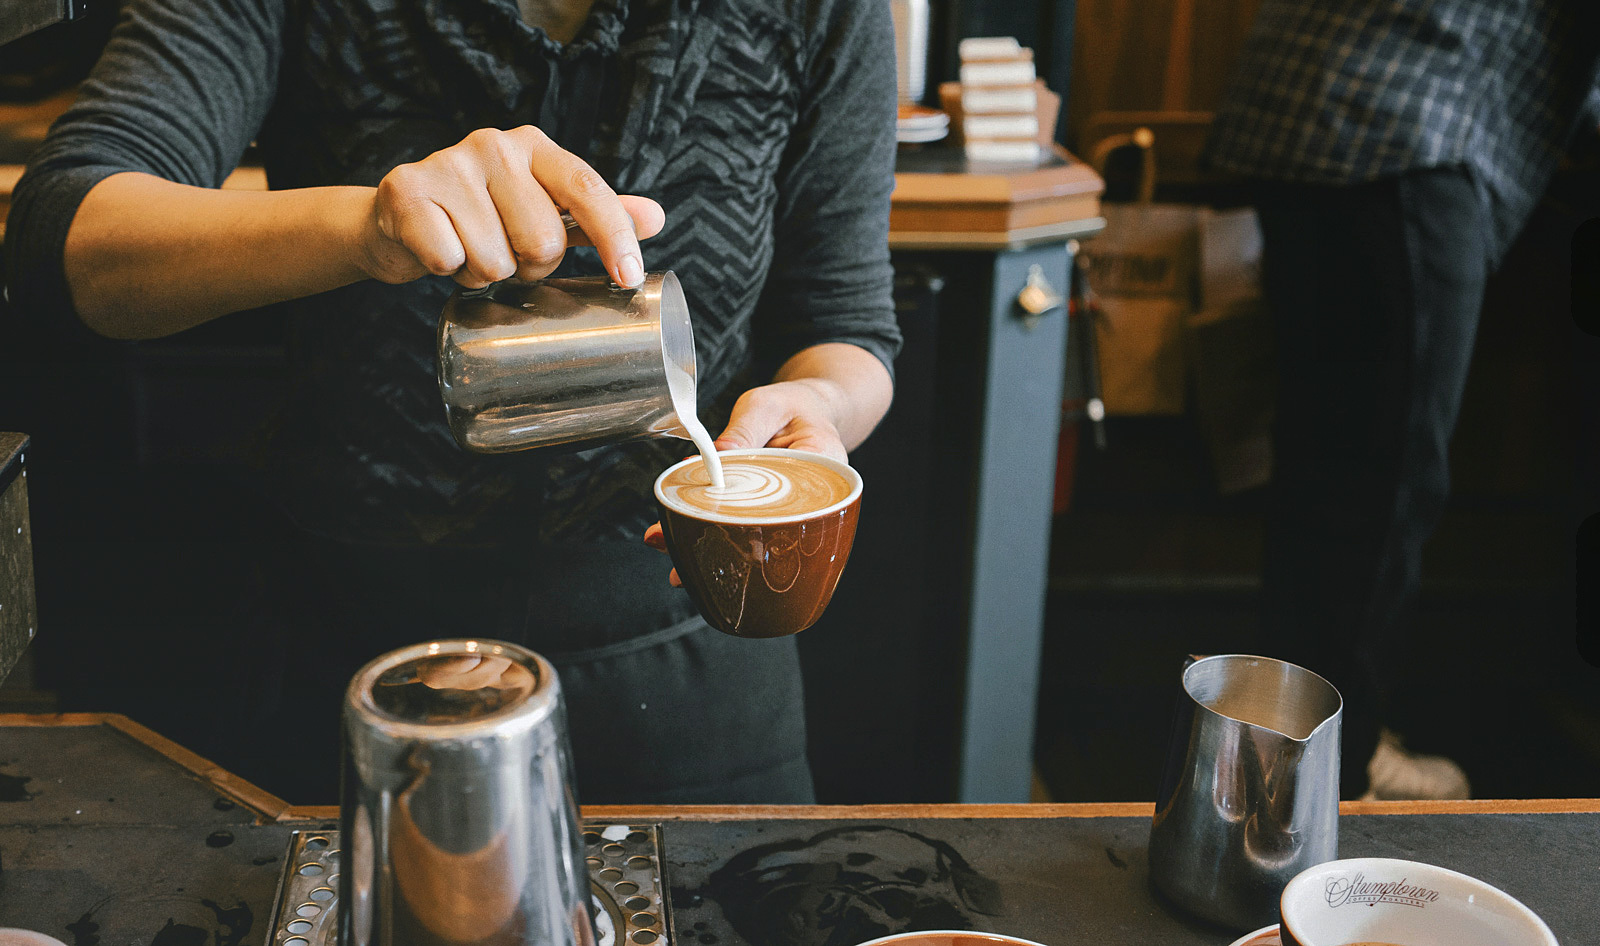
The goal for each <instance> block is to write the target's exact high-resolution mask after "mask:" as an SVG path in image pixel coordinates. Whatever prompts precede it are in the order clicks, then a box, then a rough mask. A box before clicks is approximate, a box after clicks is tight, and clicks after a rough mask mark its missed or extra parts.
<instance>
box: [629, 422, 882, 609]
mask: <svg viewBox="0 0 1600 946" xmlns="http://www.w3.org/2000/svg"><path fill="white" fill-rule="evenodd" d="M719 456H720V457H721V458H722V459H723V461H724V464H725V466H726V465H727V464H729V463H730V461H737V459H738V458H739V457H742V456H766V457H790V458H794V459H795V460H797V461H800V462H802V463H805V464H817V465H820V466H821V467H823V468H825V469H826V470H830V471H832V472H833V473H834V474H837V475H838V476H840V477H843V478H844V479H845V481H846V483H847V492H846V494H845V495H844V496H843V498H841V499H837V500H836V501H833V502H830V503H828V504H826V505H822V506H820V507H819V508H812V509H804V510H800V511H793V512H790V513H787V514H783V515H776V516H751V515H724V514H719V513H716V512H712V511H709V510H707V509H701V508H694V507H691V506H689V505H687V504H685V503H683V502H682V501H681V500H675V499H673V498H672V497H671V496H669V495H668V492H666V491H664V488H663V484H665V483H667V482H668V480H669V477H673V476H674V473H675V471H678V470H680V469H685V468H689V467H696V468H700V469H701V470H703V467H704V461H702V460H701V458H700V457H698V456H695V457H690V458H689V459H687V460H684V461H683V462H681V463H678V464H675V465H673V466H671V467H669V468H668V469H667V470H666V471H665V472H663V473H662V474H661V475H660V476H659V477H657V478H656V486H655V494H656V505H657V506H658V507H659V508H660V510H661V529H662V532H663V533H664V534H665V537H666V540H667V551H668V552H669V553H670V554H671V555H672V564H673V566H674V567H675V568H677V570H678V577H679V579H680V580H682V582H683V587H684V589H685V590H686V591H688V592H689V597H690V598H691V599H692V600H693V601H694V603H695V607H696V608H698V609H699V611H700V615H701V616H702V617H704V618H705V619H706V623H708V624H710V625H711V626H712V627H714V628H716V629H717V630H719V631H723V632H724V633H727V634H732V635H734V636H735V637H783V636H785V635H788V634H797V633H799V632H800V631H803V630H805V629H806V628H808V627H810V626H811V625H812V624H815V623H816V621H817V619H818V618H820V617H821V616H822V612H823V610H824V609H826V608H827V607H828V602H829V601H831V600H832V599H833V590H834V588H836V587H838V584H839V576H840V575H842V574H843V573H844V567H845V563H846V562H848V561H849V559H850V546H851V544H852V543H853V542H854V541H855V535H856V519H857V517H858V516H859V515H860V511H861V475H860V474H859V473H857V472H856V471H855V470H854V469H852V468H851V467H850V465H849V464H846V463H841V462H840V461H838V460H834V459H832V458H830V457H825V456H821V455H819V454H815V453H807V452H804V451H801V450H787V449H782V448H777V447H760V448H756V449H749V450H728V451H724V452H723V453H721V454H719ZM689 472H696V471H689ZM699 475H700V476H705V474H704V473H703V472H700V473H699Z"/></svg>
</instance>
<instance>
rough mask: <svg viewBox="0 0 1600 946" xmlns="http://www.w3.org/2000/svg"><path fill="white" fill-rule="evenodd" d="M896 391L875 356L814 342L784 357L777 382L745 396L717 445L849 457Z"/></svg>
mask: <svg viewBox="0 0 1600 946" xmlns="http://www.w3.org/2000/svg"><path fill="white" fill-rule="evenodd" d="M893 396H894V382H893V380H892V379H891V378H890V377H889V370H888V369H887V368H886V367H884V364H883V362H882V361H881V360H879V358H878V357H877V356H876V355H874V354H872V353H871V352H869V351H867V350H866V349H864V348H861V347H859V346H856V345H850V344H846V343H843V342H827V343H824V344H821V345H813V346H811V347H810V348H806V349H803V350H802V351H800V352H799V353H798V354H796V355H795V356H794V357H792V358H790V359H789V360H788V361H786V362H784V363H783V366H782V367H781V368H779V369H778V373H777V377H776V379H775V380H774V383H772V384H767V385H763V386H761V387H758V388H752V389H750V390H749V391H746V392H745V393H744V394H743V395H741V396H740V398H739V400H738V402H737V403H736V404H734V407H733V415H732V416H731V417H730V418H729V420H728V426H727V429H726V430H724V431H723V432H722V435H721V436H720V437H718V438H717V448H718V449H719V450H732V449H736V448H738V447H792V448H794V449H796V450H810V451H812V452H814V453H823V454H827V455H828V456H831V457H834V458H836V459H839V460H844V459H846V457H845V454H846V452H847V451H850V450H854V449H855V448H856V447H858V446H860V444H861V442H862V441H863V440H866V439H867V435H868V434H870V433H872V429H873V428H874V427H876V426H877V425H878V421H880V420H882V419H883V415H884V414H885V413H886V412H887V411H888V410H889V401H890V399H891V398H892V397H893Z"/></svg>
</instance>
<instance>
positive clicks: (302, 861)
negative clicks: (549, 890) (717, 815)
mask: <svg viewBox="0 0 1600 946" xmlns="http://www.w3.org/2000/svg"><path fill="white" fill-rule="evenodd" d="M583 843H584V854H585V855H586V857H587V863H588V866H589V886H590V891H591V895H592V896H591V907H592V911H591V912H592V914H593V916H594V930H595V935H596V942H597V946H671V943H672V933H671V926H672V924H671V922H670V919H669V917H668V915H667V909H668V908H667V898H666V889H667V888H666V882H665V877H664V876H663V872H662V869H661V865H662V860H661V831H660V826H659V825H653V824H642V825H626V824H604V823H596V822H590V821H585V822H584V823H583ZM338 912H339V832H338V831H337V830H332V831H295V832H294V833H293V834H292V836H291V837H290V838H289V851H288V856H287V857H286V858H285V859H284V871H283V879H282V880H281V881H279V883H278V899H277V901H276V906H275V907H274V909H273V911H272V915H273V918H274V920H275V922H274V923H273V927H272V930H271V933H270V935H269V936H268V938H267V941H266V946H334V944H335V943H336V941H337V938H338V932H337V931H338V928H339V922H338Z"/></svg>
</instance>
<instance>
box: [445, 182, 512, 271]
mask: <svg viewBox="0 0 1600 946" xmlns="http://www.w3.org/2000/svg"><path fill="white" fill-rule="evenodd" d="M441 204H442V206H443V207H444V211H445V213H447V214H449V215H450V223H451V225H452V226H454V227H455V231H456V237H457V238H458V239H459V240H460V241H461V246H462V248H463V249H464V250H465V251H466V262H465V263H464V264H463V265H462V267H461V269H460V270H459V271H458V272H456V273H455V274H454V275H455V281H456V282H458V283H460V284H461V285H463V286H465V287H467V288H468V289H480V288H482V287H484V286H487V285H489V284H490V283H492V282H499V281H500V280H502V279H510V278H511V277H512V276H514V275H516V272H517V262H516V260H515V258H513V256H512V254H511V244H510V242H509V241H508V240H507V239H506V231H505V225H504V224H502V223H501V222H500V213H499V211H498V210H497V209H496V207H495V203H494V201H493V200H492V199H490V197H489V191H488V189H487V188H486V187H485V186H484V185H482V184H477V185H476V186H473V185H472V184H470V183H466V182H463V184H462V186H460V187H458V188H454V189H453V192H452V193H450V194H449V195H448V197H447V198H446V199H445V200H443V201H441Z"/></svg>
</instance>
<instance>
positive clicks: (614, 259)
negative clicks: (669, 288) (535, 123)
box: [519, 129, 644, 286]
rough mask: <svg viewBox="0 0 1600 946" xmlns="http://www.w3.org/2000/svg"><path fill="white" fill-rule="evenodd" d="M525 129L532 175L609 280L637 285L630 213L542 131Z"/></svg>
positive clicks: (638, 266)
mask: <svg viewBox="0 0 1600 946" xmlns="http://www.w3.org/2000/svg"><path fill="white" fill-rule="evenodd" d="M519 130H520V129H519ZM531 131H532V133H531V134H530V135H529V138H530V139H531V145H532V148H531V150H532V153H533V160H532V170H533V176H534V177H536V178H538V179H539V183H540V184H541V185H543V186H544V189H545V190H546V191H547V192H548V193H549V194H550V197H551V198H552V199H553V200H554V201H555V202H556V203H557V204H558V205H560V206H562V207H565V208H566V209H567V213H570V214H571V215H572V219H574V220H576V221H577V222H578V226H580V227H582V228H583V232H584V233H585V234H587V235H588V237H589V239H590V241H592V242H593V243H594V246H595V249H597V250H599V251H600V259H601V261H602V262H604V263H605V266H606V272H608V273H610V274H611V278H612V279H613V280H614V281H615V282H616V283H617V284H618V285H620V286H637V285H639V284H640V283H641V282H643V281H644V257H643V256H642V255H640V253H639V237H638V235H637V234H636V233H634V229H633V217H632V216H630V215H629V214H628V211H627V210H626V209H625V208H624V207H623V205H622V201H621V200H619V199H617V193H616V191H613V190H612V189H611V186H610V185H609V184H607V183H606V181H605V178H603V177H601V176H600V173H599V172H598V171H596V170H595V169H594V168H592V167H590V166H589V165H587V164H585V163H584V162H583V160H582V159H580V158H579V157H578V156H577V155H575V154H572V153H571V152H569V151H565V150H563V149H562V148H561V147H560V146H559V145H557V144H556V143H555V142H553V141H551V140H550V139H549V137H548V136H546V135H545V134H544V133H543V132H540V131H538V130H537V129H532V130H531Z"/></svg>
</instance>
